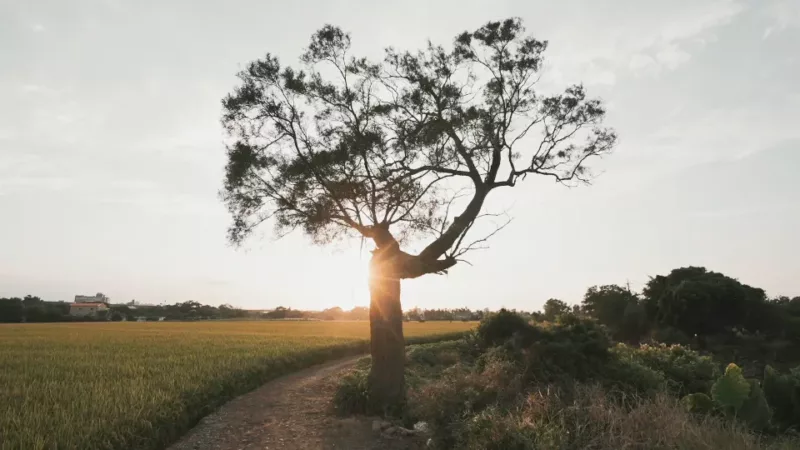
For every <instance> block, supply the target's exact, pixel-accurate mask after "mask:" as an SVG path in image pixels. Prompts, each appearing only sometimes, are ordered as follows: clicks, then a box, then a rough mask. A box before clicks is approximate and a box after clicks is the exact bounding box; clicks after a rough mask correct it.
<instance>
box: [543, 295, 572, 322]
mask: <svg viewBox="0 0 800 450" xmlns="http://www.w3.org/2000/svg"><path fill="white" fill-rule="evenodd" d="M570 311H571V309H570V307H569V305H567V304H566V302H564V301H561V300H558V299H556V298H551V299H550V300H548V301H546V302H544V307H543V308H542V312H543V313H544V319H545V320H550V321H553V320H556V319H557V318H558V317H559V316H561V315H563V314H567V313H569V312H570Z"/></svg>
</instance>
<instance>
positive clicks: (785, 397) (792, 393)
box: [763, 366, 800, 429]
mask: <svg viewBox="0 0 800 450" xmlns="http://www.w3.org/2000/svg"><path fill="white" fill-rule="evenodd" d="M763 388H764V395H765V397H766V399H767V402H768V403H769V405H770V406H771V407H772V411H773V413H774V421H775V423H776V425H778V426H779V427H780V428H784V429H786V428H796V429H797V428H800V367H797V368H795V369H793V370H792V371H790V372H789V373H788V374H781V373H780V372H778V371H777V370H775V369H774V368H772V367H771V366H767V367H766V368H765V369H764V383H763Z"/></svg>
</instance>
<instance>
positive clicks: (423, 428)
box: [414, 422, 431, 433]
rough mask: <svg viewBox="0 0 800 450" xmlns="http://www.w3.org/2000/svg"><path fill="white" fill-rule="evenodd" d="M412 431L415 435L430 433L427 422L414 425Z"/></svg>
mask: <svg viewBox="0 0 800 450" xmlns="http://www.w3.org/2000/svg"><path fill="white" fill-rule="evenodd" d="M414 431H416V432H417V433H427V432H429V431H431V427H430V426H429V425H428V422H417V423H415V424H414Z"/></svg>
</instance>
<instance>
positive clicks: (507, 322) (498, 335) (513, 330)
mask: <svg viewBox="0 0 800 450" xmlns="http://www.w3.org/2000/svg"><path fill="white" fill-rule="evenodd" d="M530 330H531V326H530V324H529V323H528V321H527V320H525V319H524V318H523V317H522V316H520V315H519V314H517V313H515V312H511V311H508V310H507V309H501V310H500V311H498V312H496V313H494V314H491V315H489V316H488V317H486V318H484V319H483V320H482V321H481V323H480V325H478V337H479V338H480V341H481V342H482V344H483V345H484V346H495V345H503V344H504V343H506V342H507V341H508V340H509V339H511V338H512V337H514V336H515V335H519V334H527V333H529V332H530Z"/></svg>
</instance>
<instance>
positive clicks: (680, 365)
mask: <svg viewBox="0 0 800 450" xmlns="http://www.w3.org/2000/svg"><path fill="white" fill-rule="evenodd" d="M613 353H614V354H616V355H617V356H618V357H619V358H620V359H623V360H631V361H635V362H637V363H639V364H642V365H644V366H645V367H649V368H651V369H653V370H656V371H659V372H661V373H663V374H664V376H665V377H666V379H667V381H668V383H669V385H670V388H671V389H672V390H674V391H675V392H676V393H677V394H678V396H681V397H682V396H685V395H687V394H694V393H696V392H709V390H710V389H711V385H712V384H713V382H714V380H716V379H717V378H718V377H719V375H720V373H719V369H718V368H717V364H716V363H715V362H714V360H713V359H711V358H710V357H708V356H701V355H700V354H699V353H697V352H696V351H694V350H691V349H689V348H686V347H683V346H681V345H677V344H673V345H666V344H658V345H648V344H643V345H640V346H639V347H631V346H627V345H624V344H618V345H617V346H615V347H614V349H613Z"/></svg>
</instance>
